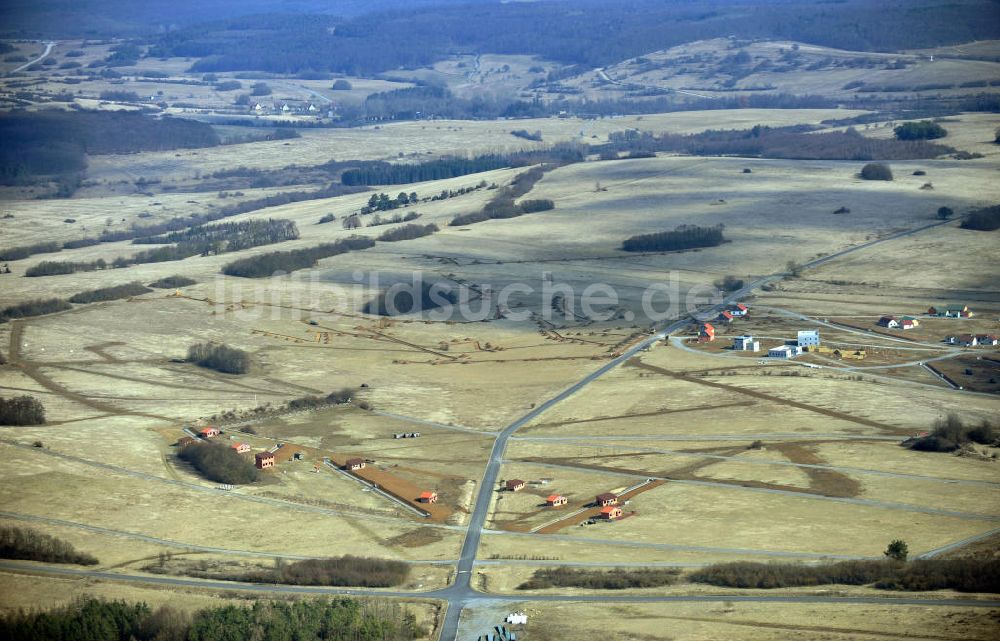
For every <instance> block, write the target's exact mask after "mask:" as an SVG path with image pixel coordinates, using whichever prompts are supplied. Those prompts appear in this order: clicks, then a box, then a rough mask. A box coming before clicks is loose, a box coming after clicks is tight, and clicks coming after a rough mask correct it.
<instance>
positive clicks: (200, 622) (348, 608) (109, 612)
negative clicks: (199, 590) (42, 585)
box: [0, 597, 427, 641]
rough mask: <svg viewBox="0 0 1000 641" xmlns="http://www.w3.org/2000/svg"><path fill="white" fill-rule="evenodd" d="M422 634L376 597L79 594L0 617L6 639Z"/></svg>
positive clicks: (0, 634)
mask: <svg viewBox="0 0 1000 641" xmlns="http://www.w3.org/2000/svg"><path fill="white" fill-rule="evenodd" d="M292 630H294V636H293V633H292ZM426 634H427V633H426V631H425V630H423V629H422V628H421V627H420V626H418V625H417V622H416V619H415V617H414V616H413V614H412V613H410V612H408V611H407V610H406V609H405V608H404V607H402V606H400V605H399V604H396V603H392V602H389V601H380V600H378V599H366V600H364V601H357V600H352V599H347V598H336V599H315V600H301V601H264V600H259V601H254V602H253V603H252V604H248V605H243V604H239V605H224V606H216V607H211V608H205V609H201V610H197V611H194V610H188V609H175V608H172V607H169V606H161V607H159V608H157V609H156V610H153V609H152V608H150V607H149V606H148V605H147V604H145V603H129V602H126V601H105V600H102V599H95V598H92V597H86V598H82V599H79V600H77V601H74V602H72V603H70V604H69V605H64V606H60V607H57V608H53V609H51V610H32V611H24V610H21V611H17V612H10V613H8V614H5V615H3V616H0V638H2V639H5V640H6V641H40V640H42V639H44V640H45V641H131V640H134V641H234V640H235V639H254V640H255V641H288V640H289V639H295V641H324V640H326V641H329V640H335V639H343V640H350V641H410V640H411V639H418V638H421V637H424V636H426Z"/></svg>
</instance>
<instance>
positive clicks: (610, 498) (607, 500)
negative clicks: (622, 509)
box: [594, 492, 618, 507]
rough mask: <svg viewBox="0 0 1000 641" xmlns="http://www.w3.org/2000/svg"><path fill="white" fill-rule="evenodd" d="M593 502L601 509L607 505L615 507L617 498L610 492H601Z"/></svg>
mask: <svg viewBox="0 0 1000 641" xmlns="http://www.w3.org/2000/svg"><path fill="white" fill-rule="evenodd" d="M594 502H595V503H597V504H598V505H599V506H601V507H607V506H609V505H615V504H616V503H618V496H617V495H615V494H612V493H611V492H603V493H601V494H598V495H597V498H596V499H595V500H594Z"/></svg>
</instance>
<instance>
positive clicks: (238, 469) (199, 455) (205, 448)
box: [177, 443, 260, 485]
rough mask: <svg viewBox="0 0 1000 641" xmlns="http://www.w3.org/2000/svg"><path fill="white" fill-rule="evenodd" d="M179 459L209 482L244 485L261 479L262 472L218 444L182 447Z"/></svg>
mask: <svg viewBox="0 0 1000 641" xmlns="http://www.w3.org/2000/svg"><path fill="white" fill-rule="evenodd" d="M177 457H178V458H180V459H181V460H182V461H187V462H188V463H190V464H191V465H192V466H193V467H194V469H196V470H198V473H199V474H201V475H202V476H204V477H205V478H207V479H208V480H209V481H215V482H216V483H228V484H230V485H242V484H244V483H253V482H254V481H256V480H257V479H259V478H260V470H258V469H257V468H256V467H254V464H253V463H251V462H250V460H249V459H248V458H246V457H244V456H243V455H242V454H238V453H237V452H236V450H234V449H232V448H231V447H226V446H225V445H219V444H216V443H192V444H190V445H185V446H182V447H181V450H180V452H178V453H177Z"/></svg>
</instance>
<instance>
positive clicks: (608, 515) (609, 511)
mask: <svg viewBox="0 0 1000 641" xmlns="http://www.w3.org/2000/svg"><path fill="white" fill-rule="evenodd" d="M601 518H602V519H607V520H608V521H614V520H615V519H620V518H622V509H621V508H620V507H618V506H617V505H608V506H607V507H602V508H601Z"/></svg>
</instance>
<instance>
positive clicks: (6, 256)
mask: <svg viewBox="0 0 1000 641" xmlns="http://www.w3.org/2000/svg"><path fill="white" fill-rule="evenodd" d="M58 251H62V245H60V244H59V243H57V242H52V241H47V242H43V243H35V244H33V245H22V246H20V247H11V248H10V249H2V250H0V260H2V261H8V260H21V259H23V258H27V257H29V256H33V255H34V254H51V253H54V252H58Z"/></svg>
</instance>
